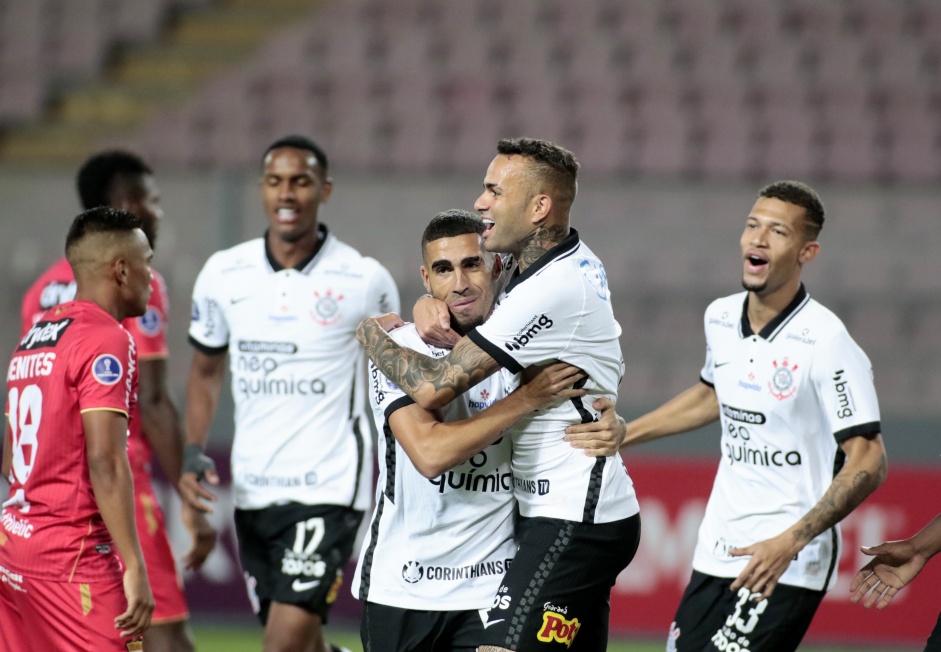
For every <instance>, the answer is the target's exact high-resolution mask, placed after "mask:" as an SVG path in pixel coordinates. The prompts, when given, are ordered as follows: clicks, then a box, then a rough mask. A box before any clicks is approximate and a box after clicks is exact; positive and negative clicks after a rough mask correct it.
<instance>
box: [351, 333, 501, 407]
mask: <svg viewBox="0 0 941 652" xmlns="http://www.w3.org/2000/svg"><path fill="white" fill-rule="evenodd" d="M356 339H357V340H359V343H360V344H362V345H363V348H364V349H365V350H366V355H367V356H369V359H370V360H372V361H373V363H374V364H375V365H376V366H377V367H378V368H379V371H381V372H382V373H383V374H384V375H385V376H386V378H388V379H389V380H391V381H392V382H393V383H395V384H396V385H398V386H399V387H400V388H401V389H402V391H404V392H405V393H406V394H408V395H409V396H410V397H411V398H412V400H414V401H415V402H416V403H417V404H418V405H420V406H421V407H423V408H425V409H426V410H437V409H439V408H442V407H444V406H445V405H447V404H448V403H450V402H451V401H452V400H453V399H454V398H456V397H458V396H460V395H461V394H463V393H464V392H466V391H467V390H468V389H470V388H471V387H473V386H474V385H476V384H477V383H479V382H480V381H482V380H483V379H484V378H487V377H488V376H490V375H491V374H493V373H494V372H495V371H497V369H499V368H500V365H499V364H497V361H496V360H494V359H493V358H491V357H490V356H489V355H488V354H487V353H485V352H484V351H483V350H481V349H480V348H479V347H478V346H477V345H476V344H474V343H473V342H471V341H470V340H469V339H468V338H467V337H463V338H461V341H460V342H458V343H457V345H455V347H454V350H453V351H451V353H450V354H449V355H448V356H447V357H445V358H439V359H435V358H431V357H428V356H426V355H422V354H421V353H418V352H417V351H413V350H411V349H408V348H405V347H402V346H399V345H398V344H397V343H396V342H395V340H393V339H392V338H391V337H389V335H388V333H386V331H385V330H384V329H383V328H382V326H381V324H380V323H379V321H378V320H377V319H376V318H375V317H367V318H366V319H364V320H363V321H361V322H360V323H359V328H357V329H356Z"/></svg>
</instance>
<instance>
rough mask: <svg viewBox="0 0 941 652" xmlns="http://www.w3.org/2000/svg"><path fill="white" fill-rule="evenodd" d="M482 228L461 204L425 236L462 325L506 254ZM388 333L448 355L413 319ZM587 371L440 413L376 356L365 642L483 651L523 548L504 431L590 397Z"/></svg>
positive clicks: (481, 395)
mask: <svg viewBox="0 0 941 652" xmlns="http://www.w3.org/2000/svg"><path fill="white" fill-rule="evenodd" d="M483 230H484V223H483V221H482V220H481V219H480V217H479V216H478V215H476V214H475V213H473V212H470V211H463V210H456V209H452V210H448V211H444V212H442V213H439V214H438V215H437V216H435V218H434V219H433V220H432V221H431V222H430V223H429V224H428V226H427V227H426V228H425V231H424V233H423V234H422V257H423V261H424V265H423V266H422V268H421V273H422V280H423V281H424V284H425V288H426V289H427V290H428V291H429V292H430V293H431V295H432V296H433V297H435V298H436V299H438V300H439V301H441V302H442V303H444V304H445V305H447V306H448V307H449V309H450V311H451V317H452V324H453V326H454V328H455V329H456V331H457V332H460V333H466V332H467V331H469V330H470V329H471V328H474V327H476V326H479V325H480V324H482V323H483V322H484V320H485V319H486V318H487V317H488V316H489V315H490V312H491V310H492V309H493V303H494V298H495V294H494V291H495V283H496V281H497V279H498V278H499V275H500V269H501V268H500V259H499V258H498V257H496V256H495V255H494V254H492V253H489V252H487V251H485V250H484V249H483V248H482V246H481V245H482V242H481V238H480V233H482V232H483ZM391 336H392V338H393V339H394V340H395V341H396V342H399V343H401V344H403V345H404V346H407V347H409V348H411V349H414V350H416V351H418V352H420V353H424V354H425V355H428V356H432V357H442V356H444V355H447V350H445V349H441V348H437V347H433V346H429V345H428V344H426V343H424V342H422V340H421V339H420V338H419V336H418V334H417V331H416V328H415V325H414V324H408V325H405V326H403V327H402V328H398V329H396V330H394V331H393V332H392V333H391ZM564 367H565V368H564ZM582 376H583V374H581V373H580V372H579V370H577V369H576V368H574V367H567V366H564V365H553V366H550V367H548V368H546V369H545V370H544V371H543V372H542V373H541V374H540V375H539V376H537V377H536V378H535V379H531V380H530V381H529V382H527V383H526V384H524V385H521V386H520V388H519V389H518V390H517V391H515V392H512V393H509V390H508V388H507V382H506V381H507V380H508V379H506V380H505V376H504V375H503V374H499V373H498V374H494V375H492V376H490V377H488V378H486V379H484V380H483V381H482V382H480V383H479V384H478V385H476V386H475V387H473V388H471V390H469V391H468V392H467V393H466V394H464V395H463V396H460V397H458V398H456V399H455V400H453V401H451V403H449V404H448V405H446V406H445V407H444V408H442V410H440V412H439V413H438V414H436V413H434V412H431V411H428V410H425V409H424V408H422V407H420V406H418V405H417V404H416V403H415V402H414V401H413V400H412V399H410V398H409V397H408V395H407V394H405V393H404V392H403V391H402V390H401V389H399V388H398V387H396V386H395V385H394V384H392V383H390V382H389V381H388V380H387V379H386V377H385V376H384V375H382V373H381V372H379V370H378V369H376V368H375V366H373V365H371V366H370V399H371V403H372V406H373V413H374V417H375V420H376V427H377V430H378V432H380V433H382V436H381V437H380V439H379V451H378V452H379V455H378V457H379V460H380V465H379V482H378V485H377V489H376V508H375V511H374V513H373V517H372V523H371V527H370V529H369V534H368V538H367V540H366V542H365V543H364V547H363V550H364V552H363V554H362V555H361V556H360V561H359V565H358V566H357V569H356V576H355V577H354V579H353V594H354V595H356V596H357V597H358V598H360V599H361V600H365V601H366V604H365V607H364V611H363V620H362V627H361V630H362V639H363V648H364V649H366V650H383V651H387V652H416V651H418V650H422V651H424V652H452V651H458V650H464V651H466V652H472V651H473V650H476V649H477V643H478V641H479V640H480V637H481V635H482V634H483V631H484V628H483V624H484V620H485V618H486V610H487V609H489V608H490V607H491V606H492V604H493V601H494V594H495V593H496V591H497V589H498V587H499V583H500V579H501V577H502V575H503V573H504V571H505V570H506V569H507V568H508V567H509V565H510V562H511V560H512V558H513V556H514V554H515V553H516V543H515V542H514V540H513V528H514V522H515V512H516V501H515V499H514V498H513V483H512V473H511V471H510V440H509V438H508V437H504V436H503V434H504V432H505V431H506V429H507V428H509V427H510V426H512V425H513V424H514V423H515V422H516V421H517V420H518V419H519V418H522V417H523V416H525V415H526V414H529V413H531V412H532V411H533V410H535V409H538V408H542V407H545V406H547V405H549V404H550V403H552V402H555V401H557V400H564V399H565V398H567V397H568V398H571V397H575V396H581V395H584V393H585V391H584V390H571V389H570V387H571V385H572V383H574V382H576V381H577V380H579V378H580V377H582ZM540 380H542V381H545V383H543V384H540V383H539V382H537V381H540ZM530 392H533V393H530ZM508 394H509V395H508ZM504 397H506V398H504ZM501 399H502V400H501ZM607 407H608V409H607V410H606V411H605V412H604V414H606V422H607V423H609V424H611V426H612V428H616V429H617V436H615V434H614V433H613V432H612V433H611V439H612V441H614V440H615V439H616V440H617V441H619V440H620V437H621V435H622V433H621V428H620V425H619V424H618V422H617V416H616V414H615V413H614V410H613V408H614V404H613V403H611V402H608V406H607ZM613 446H614V447H613V448H611V449H610V450H615V449H616V445H613ZM482 532H485V533H486V535H487V536H481V533H482ZM498 599H499V598H498Z"/></svg>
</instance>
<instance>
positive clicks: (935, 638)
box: [924, 614, 941, 652]
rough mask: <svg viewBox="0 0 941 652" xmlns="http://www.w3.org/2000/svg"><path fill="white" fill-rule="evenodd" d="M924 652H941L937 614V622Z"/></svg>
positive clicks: (939, 621) (940, 625)
mask: <svg viewBox="0 0 941 652" xmlns="http://www.w3.org/2000/svg"><path fill="white" fill-rule="evenodd" d="M924 652H941V614H938V622H937V624H936V625H935V626H934V631H933V632H931V636H929V637H928V642H927V643H926V644H925V649H924Z"/></svg>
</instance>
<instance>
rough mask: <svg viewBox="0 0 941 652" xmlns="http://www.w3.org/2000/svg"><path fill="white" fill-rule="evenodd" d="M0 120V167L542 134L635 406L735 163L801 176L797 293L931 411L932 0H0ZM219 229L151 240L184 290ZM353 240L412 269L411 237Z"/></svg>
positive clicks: (936, 106) (660, 367)
mask: <svg viewBox="0 0 941 652" xmlns="http://www.w3.org/2000/svg"><path fill="white" fill-rule="evenodd" d="M0 129H2V130H0V165H5V166H7V168H8V169H10V168H13V167H16V166H17V165H18V164H19V163H21V162H32V163H43V162H46V163H69V164H72V163H74V162H75V161H77V160H79V159H81V158H83V157H84V156H85V155H86V154H87V153H88V152H89V151H90V150H91V149H94V148H96V147H99V146H103V145H115V144H121V145H126V146H131V147H134V148H136V149H139V150H140V151H142V152H143V153H144V154H145V156H146V157H147V158H148V160H151V161H153V162H154V164H155V165H156V166H157V167H158V169H159V170H161V179H163V178H164V177H166V176H167V174H165V173H164V172H163V171H168V172H170V171H176V172H177V173H178V174H179V175H181V176H182V177H186V176H188V175H191V174H192V171H194V170H200V171H203V172H205V173H206V175H208V176H204V177H203V178H204V179H206V183H207V184H209V187H212V184H213V183H214V182H213V181H212V180H211V179H212V174H213V172H214V171H218V170H231V171H232V174H234V175H235V177H234V178H235V179H236V182H235V184H236V186H237V184H238V180H240V179H250V173H251V170H252V169H253V166H254V165H255V162H256V160H257V156H258V153H259V152H260V151H261V150H262V149H263V148H264V146H265V145H266V144H267V143H268V142H270V141H271V140H272V139H273V138H275V137H277V136H279V135H282V134H283V133H286V132H291V131H300V132H304V133H309V134H312V135H314V136H315V137H316V138H317V139H318V140H319V141H321V142H322V144H323V145H324V146H325V148H326V149H327V151H329V152H330V153H331V158H332V161H333V163H334V166H335V168H336V169H339V170H342V174H343V175H346V176H347V177H348V176H349V175H351V174H358V175H361V176H362V177H363V178H364V179H368V178H370V175H374V176H373V178H375V179H378V181H376V182H375V183H374V184H372V185H370V182H369V181H368V180H364V181H363V182H362V184H363V186H362V187H364V188H368V189H369V190H366V191H364V192H377V193H383V192H389V188H388V187H387V186H384V185H383V181H382V180H383V179H384V178H386V176H387V175H392V174H397V175H400V176H403V177H405V178H406V179H411V180H414V179H418V178H421V177H422V176H427V175H429V174H430V175H431V176H430V178H431V179H435V180H442V179H455V178H460V179H465V178H472V179H474V183H477V177H478V175H479V174H480V172H481V170H482V169H483V165H484V164H485V162H486V161H487V160H489V158H490V157H491V155H492V152H493V147H494V142H495V141H496V140H497V139H498V138H500V137H503V136H510V135H534V136H539V137H544V138H549V139H553V140H556V141H558V142H561V143H563V144H565V145H566V146H568V147H570V148H571V149H573V150H574V151H575V152H576V153H577V154H578V156H579V159H580V160H581V161H582V163H583V169H584V173H583V175H584V179H585V180H584V181H583V192H582V194H581V197H583V198H584V199H580V200H579V204H578V205H577V211H578V214H579V217H578V219H579V220H580V224H581V225H582V227H583V228H584V229H585V230H586V231H588V232H591V233H593V234H599V235H598V236H596V237H594V238H590V239H589V241H590V242H592V243H598V246H595V248H596V249H597V250H599V253H601V254H602V258H603V259H604V260H605V262H606V265H607V267H608V274H609V278H610V279H611V282H612V286H613V287H614V288H615V292H616V297H617V298H618V306H619V312H620V314H619V318H620V319H621V321H622V323H623V324H624V326H625V340H624V342H625V344H624V346H625V355H626V357H627V359H628V361H629V365H633V367H632V368H633V369H634V372H633V373H636V374H637V376H636V377H635V378H643V379H644V380H643V381H637V380H635V381H634V382H632V383H631V384H632V385H633V386H632V387H631V388H630V390H629V393H628V398H627V400H629V401H630V402H631V404H632V405H637V406H643V405H650V404H653V403H656V402H658V401H659V400H661V399H662V398H664V397H665V395H667V394H669V393H670V392H671V391H674V390H676V389H680V388H682V386H683V385H684V384H685V383H686V382H687V381H689V382H691V381H693V380H694V379H695V372H696V364H697V362H693V361H698V360H699V358H700V357H701V350H700V348H701V342H700V338H701V335H700V329H699V316H698V315H699V313H700V311H701V310H702V308H703V307H704V305H705V302H706V300H707V299H708V298H710V297H712V296H717V295H719V294H722V293H726V292H730V291H734V290H735V288H736V286H737V283H738V279H737V278H736V275H737V272H736V270H735V269H734V266H732V265H730V262H729V258H730V257H734V255H735V246H734V243H735V241H736V239H737V237H738V228H739V226H738V224H739V222H738V216H741V215H743V214H744V210H745V209H746V208H747V203H748V197H750V196H751V194H752V193H753V191H754V189H755V187H756V186H757V184H758V183H759V182H763V181H765V180H768V179H771V178H780V177H799V178H802V179H806V180H807V181H809V182H811V183H813V184H817V185H824V186H825V187H826V193H825V198H826V199H827V200H828V203H829V204H830V207H831V209H833V210H834V212H833V218H832V223H833V224H834V226H833V227H829V226H828V228H827V229H825V230H824V236H823V242H824V254H825V255H824V256H822V257H821V258H820V259H819V260H818V261H815V263H814V265H812V266H811V268H810V269H809V270H808V273H807V278H808V283H809V285H810V287H811V289H812V291H814V293H815V294H816V295H817V296H819V297H821V298H822V299H824V300H825V301H826V302H828V304H829V305H832V306H833V307H834V309H836V311H837V312H838V313H839V314H841V315H842V316H844V317H845V319H846V321H847V322H848V324H849V326H850V328H851V330H852V331H853V332H854V333H856V335H857V339H859V341H860V342H861V343H862V344H863V346H864V347H865V348H866V349H867V351H869V352H870V355H871V356H872V358H873V360H874V362H875V363H876V368H877V369H878V370H879V377H880V378H887V379H891V381H889V382H886V383H885V384H884V385H883V384H882V383H881V382H880V390H881V391H882V393H883V403H884V405H885V409H886V411H887V412H888V413H890V414H905V415H910V416H911V415H914V416H915V417H918V418H937V419H941V404H939V403H938V401H937V400H936V396H937V394H936V390H937V389H939V387H941V371H939V370H938V367H939V365H938V364H937V359H938V357H939V356H938V353H939V352H941V351H939V347H938V345H937V344H936V342H935V340H936V339H937V336H936V333H937V332H939V331H938V328H939V327H941V323H939V322H938V319H937V318H936V313H938V312H939V311H941V308H939V305H941V296H939V293H938V278H939V276H941V257H939V256H937V254H936V252H937V251H938V250H939V249H941V229H938V228H937V223H938V222H937V218H938V217H941V199H939V191H938V190H937V189H935V187H934V186H932V185H930V184H931V183H932V182H937V181H938V180H939V179H941V2H938V1H937V0H713V1H709V2H703V1H702V0H512V1H511V2H507V1H505V0H461V1H460V2H457V1H455V2H449V1H446V0H320V1H319V2H316V1H314V0H271V1H269V2H263V1H262V0H152V1H150V2H146V3H141V2H138V1H137V0H0ZM241 175H244V176H241ZM593 181H596V182H597V184H599V185H596V186H595V187H592V182H593ZM406 183H414V182H413V181H408V182H406ZM710 184H712V187H713V188H715V189H716V190H715V191H713V190H712V189H710ZM716 184H718V185H716ZM827 184H829V185H827ZM233 187H235V186H233ZM454 187H462V188H465V189H466V190H464V191H463V192H461V193H460V194H456V193H455V194H451V195H450V196H451V197H452V199H450V200H448V199H444V201H446V202H447V205H455V204H458V203H460V202H461V201H462V200H460V199H457V200H455V199H454V197H458V198H460V197H463V198H465V199H464V200H463V203H464V204H465V205H467V204H469V203H470V200H472V198H473V187H474V186H473V185H467V186H454ZM730 188H735V189H736V191H735V192H731V191H730V190H729V189H730ZM422 189H423V190H428V186H422ZM175 192H179V190H176V191H175ZM213 192H215V191H213ZM204 194H205V193H204ZM166 195H167V197H168V200H170V198H171V197H172V193H170V192H167V193H166ZM436 196H438V197H445V198H446V197H448V195H447V194H445V193H442V192H438V193H437V195H436ZM201 199H202V201H203V202H204V204H206V203H213V202H215V201H216V200H215V197H211V198H210V199H209V200H206V199H205V197H203V198H201ZM240 201H241V200H235V204H239V203H240ZM245 204H246V205H247V206H251V207H252V208H251V209H245V210H243V212H247V211H248V210H255V209H254V206H255V205H256V204H255V202H254V196H253V195H251V194H250V193H249V194H248V195H246V199H245ZM379 205H380V206H381V204H379ZM440 208H442V206H441V205H437V206H434V207H432V208H431V209H429V208H427V207H425V206H422V207H420V208H417V209H416V216H415V221H416V223H418V222H420V221H421V220H422V219H424V218H425V217H427V215H428V214H430V212H433V211H434V210H438V209H440ZM396 209H397V210H399V209H400V207H398V206H397V207H396ZM216 210H217V209H215V208H211V207H206V206H205V205H204V206H202V207H201V208H200V211H201V214H203V215H207V214H215V211H216ZM369 210H376V211H378V212H381V211H386V212H388V208H386V207H384V206H383V207H382V208H378V209H377V208H374V207H371V208H370V209H369ZM368 216H369V214H368V213H367V214H366V216H365V218H364V219H368ZM622 222H623V223H624V224H623V231H622V230H621V226H620V225H621V223H622ZM228 224H230V225H231V222H230V223H228ZM252 224H254V222H252ZM8 228H10V229H12V228H13V227H12V226H10V227H8ZM170 228H172V227H170ZM238 228H241V227H238ZM246 228H247V227H246ZM418 228H420V227H416V229H418ZM218 233H219V231H214V232H212V233H211V234H210V235H209V236H206V235H204V234H192V239H190V240H188V241H187V242H183V241H178V244H177V245H173V244H169V245H167V244H164V245H163V246H164V250H163V251H162V252H161V256H175V257H174V258H171V259H172V260H174V261H175V262H177V263H178V265H179V266H178V270H179V279H180V280H179V284H180V287H179V290H178V293H179V294H180V295H183V297H185V296H186V295H187V294H188V292H189V287H190V285H189V284H190V283H191V282H192V275H193V274H195V270H196V269H198V266H199V265H200V264H201V263H202V261H203V260H204V259H205V256H206V255H208V253H209V252H211V251H212V250H213V249H215V248H216V247H217V246H219V244H220V241H221V240H224V238H223V237H220V236H218V235H217V234H218ZM254 233H255V231H254V230H251V231H248V232H247V233H246V235H251V234H254ZM831 233H832V234H831ZM625 234H626V235H625ZM390 237H391V238H393V239H392V240H390ZM831 238H832V240H831ZM351 239H353V240H354V241H355V242H357V244H360V245H361V246H362V247H363V248H364V249H366V250H367V251H370V252H373V253H375V252H377V251H382V252H383V254H382V256H380V257H382V258H383V260H384V262H387V264H388V265H389V266H390V268H391V269H392V270H393V273H395V274H396V275H397V276H399V277H400V278H402V277H404V278H403V279H402V280H401V281H400V282H402V283H403V286H404V287H405V288H406V292H405V295H406V297H408V293H409V292H410V291H411V290H412V289H416V290H417V279H413V278H411V277H410V276H409V275H411V274H412V273H413V272H414V267H413V265H412V264H411V254H412V251H411V248H410V247H411V244H410V243H411V240H410V239H409V237H408V235H405V236H400V235H399V234H395V235H394V236H390V235H389V234H387V233H384V232H381V231H375V230H369V229H365V230H364V231H363V232H359V233H356V234H355V237H353V238H351ZM20 240H22V236H19V235H17V234H13V240H12V241H13V242H19V241H20ZM396 243H401V247H402V251H401V252H400V251H399V250H398V249H397V248H396ZM173 246H176V247H177V249H176V250H171V251H167V249H170V248H172V247H173ZM181 247H182V248H186V247H189V248H190V249H192V252H190V251H189V250H187V251H182V250H181V249H180V248H181ZM27 250H28V248H21V251H27ZM14 253H15V252H14ZM190 255H192V260H190V259H189V258H187V256H190ZM16 256H18V257H16V260H21V259H23V254H22V253H19V254H16ZM176 257H182V259H183V260H182V262H181V261H178V260H177V258H176ZM26 268H29V269H31V266H30V265H29V264H27V265H26ZM184 270H185V272H186V273H184ZM409 284H413V285H414V286H415V287H414V288H413V287H412V286H411V285H409ZM900 289H901V291H900ZM176 300H177V301H178V302H179V301H180V298H179V297H177V298H176ZM184 300H185V299H184ZM406 305H408V299H407V300H406ZM638 319H641V320H642V322H638ZM648 319H649V320H650V321H652V323H654V324H655V328H653V329H650V328H649V327H647V328H644V327H642V323H644V321H643V320H648ZM629 368H631V367H629ZM631 379H632V376H631V375H630V374H629V375H628V382H631Z"/></svg>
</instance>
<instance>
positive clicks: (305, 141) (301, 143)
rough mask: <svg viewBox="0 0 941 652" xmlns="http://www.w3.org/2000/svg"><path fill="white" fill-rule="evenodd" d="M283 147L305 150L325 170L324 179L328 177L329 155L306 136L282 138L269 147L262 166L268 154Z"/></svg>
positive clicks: (294, 135) (262, 159)
mask: <svg viewBox="0 0 941 652" xmlns="http://www.w3.org/2000/svg"><path fill="white" fill-rule="evenodd" d="M281 147H293V148H294V149H303V150H305V151H308V152H310V153H311V154H313V155H314V158H316V159H317V165H319V166H320V169H321V170H323V176H324V177H326V176H327V173H328V172H329V171H330V164H329V163H328V162H327V154H326V153H325V152H324V151H323V150H322V149H321V148H320V146H319V145H318V144H317V143H315V142H314V141H312V140H311V139H310V138H307V137H306V136H299V135H297V134H291V135H290V136H282V137H281V138H279V139H278V140H276V141H274V142H273V143H271V144H270V145H268V149H266V150H265V153H264V154H262V156H261V164H262V166H264V164H265V159H266V158H268V154H270V153H271V150H274V149H280V148H281Z"/></svg>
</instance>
